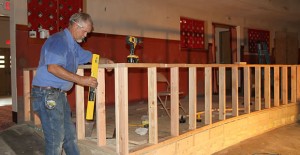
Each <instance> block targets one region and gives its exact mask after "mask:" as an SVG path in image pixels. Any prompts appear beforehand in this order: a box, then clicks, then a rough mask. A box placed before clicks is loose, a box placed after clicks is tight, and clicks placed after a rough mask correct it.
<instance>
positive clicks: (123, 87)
mask: <svg viewBox="0 0 300 155" xmlns="http://www.w3.org/2000/svg"><path fill="white" fill-rule="evenodd" d="M90 68H91V66H90V65H85V66H80V67H79V69H78V72H77V74H79V75H84V70H85V69H90ZM105 68H114V73H115V117H116V121H115V123H116V124H115V125H116V150H115V151H116V152H117V153H119V154H125V155H126V154H129V152H130V150H129V135H128V87H129V86H128V70H129V69H131V68H145V69H147V77H148V114H149V142H148V143H149V144H152V145H156V144H158V143H159V139H158V120H157V83H156V76H157V68H169V69H170V77H171V80H170V81H171V99H170V100H171V103H172V104H171V124H170V125H171V131H170V133H171V137H174V136H179V135H180V132H179V121H178V118H179V95H178V92H179V69H180V68H188V80H189V81H188V86H189V94H188V96H189V130H195V129H196V128H197V122H196V115H197V110H196V109H197V68H204V79H205V89H204V90H205V92H204V94H205V97H204V98H205V109H204V115H205V120H204V123H205V124H206V125H210V124H212V123H213V122H212V111H213V109H212V77H213V76H212V70H213V69H215V68H218V75H219V76H218V77H219V120H220V121H222V120H225V119H226V104H227V103H226V80H225V79H226V75H225V74H226V68H231V70H232V116H233V117H235V116H239V107H238V96H239V95H238V92H239V91H238V85H239V84H238V81H239V80H240V78H239V72H240V71H243V81H244V83H243V92H244V100H243V102H244V109H243V110H244V111H243V112H244V113H245V114H250V113H251V112H254V111H260V110H262V107H261V105H262V104H261V101H262V98H261V86H262V84H263V85H264V92H263V93H264V102H265V107H264V108H265V109H269V108H272V107H277V106H280V105H284V104H288V103H295V102H299V101H300V91H299V89H298V88H300V82H297V81H300V66H298V65H241V64H228V65H224V64H223V65H220V64H147V63H146V64H127V63H119V64H108V65H99V70H98V82H99V84H98V87H97V94H96V95H97V96H96V97H97V100H96V121H97V122H96V124H97V126H96V130H97V145H98V146H99V147H102V146H106V121H105V120H106V109H105ZM251 69H254V71H255V72H254V73H255V74H254V78H255V94H254V101H255V103H254V104H255V105H254V107H255V110H254V111H251V109H250V103H251V89H252V85H251V76H252V75H251ZM289 69H290V72H291V74H290V75H291V76H290V78H289V77H288V70H289ZM262 70H263V74H264V83H262V82H261V79H262ZM31 72H32V73H31ZM31 74H32V76H34V75H35V69H34V68H31V69H24V71H23V76H24V78H23V79H24V80H23V82H24V115H25V116H24V118H25V121H28V122H33V124H35V125H38V124H40V122H39V119H38V117H37V116H36V115H35V114H34V113H33V112H32V110H31V105H30V88H31V85H30V82H31V78H30V77H31ZM280 79H281V83H279V81H280ZM272 80H273V81H274V82H273V87H274V91H273V94H274V98H273V104H272V103H271V92H272V90H271V84H272V83H271V81H272ZM288 80H291V89H290V90H289V89H288ZM280 86H281V90H280ZM75 87H76V90H75V91H76V129H77V137H78V139H79V140H83V139H86V138H85V117H84V104H82V103H84V102H85V101H84V88H83V87H82V86H79V85H76V86H75ZM289 91H290V93H291V100H290V102H289V100H288V92H289ZM280 94H281V96H279V95H280ZM191 116H194V117H191Z"/></svg>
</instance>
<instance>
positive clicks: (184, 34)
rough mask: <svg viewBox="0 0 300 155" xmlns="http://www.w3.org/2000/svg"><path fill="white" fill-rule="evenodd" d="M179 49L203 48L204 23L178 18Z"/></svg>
mask: <svg viewBox="0 0 300 155" xmlns="http://www.w3.org/2000/svg"><path fill="white" fill-rule="evenodd" d="M180 43H181V48H187V49H203V48H204V21H200V20H195V19H190V18H184V17H180Z"/></svg>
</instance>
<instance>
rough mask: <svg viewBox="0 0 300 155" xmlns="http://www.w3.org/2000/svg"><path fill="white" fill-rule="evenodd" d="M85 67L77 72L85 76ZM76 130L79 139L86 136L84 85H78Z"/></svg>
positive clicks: (76, 90) (76, 88)
mask: <svg viewBox="0 0 300 155" xmlns="http://www.w3.org/2000/svg"><path fill="white" fill-rule="evenodd" d="M83 72H84V71H83V69H78V70H77V74H78V75H80V76H83V74H84V73H83ZM75 92H76V130H77V137H78V139H79V140H82V139H84V138H85V120H84V118H85V117H84V88H83V86H80V85H78V84H77V85H76V86H75Z"/></svg>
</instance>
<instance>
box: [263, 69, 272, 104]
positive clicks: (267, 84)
mask: <svg viewBox="0 0 300 155" xmlns="http://www.w3.org/2000/svg"><path fill="white" fill-rule="evenodd" d="M270 79H271V76H270V66H265V67H264V99H265V108H266V109H269V108H271V85H270V84H271V81H270Z"/></svg>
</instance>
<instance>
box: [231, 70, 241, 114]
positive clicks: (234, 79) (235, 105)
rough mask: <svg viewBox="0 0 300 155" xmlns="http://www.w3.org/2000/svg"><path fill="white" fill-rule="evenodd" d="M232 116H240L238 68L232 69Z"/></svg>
mask: <svg viewBox="0 0 300 155" xmlns="http://www.w3.org/2000/svg"><path fill="white" fill-rule="evenodd" d="M231 75H232V86H231V88H232V116H238V115H239V107H238V106H239V90H238V89H239V71H238V67H232V74H231Z"/></svg>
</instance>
